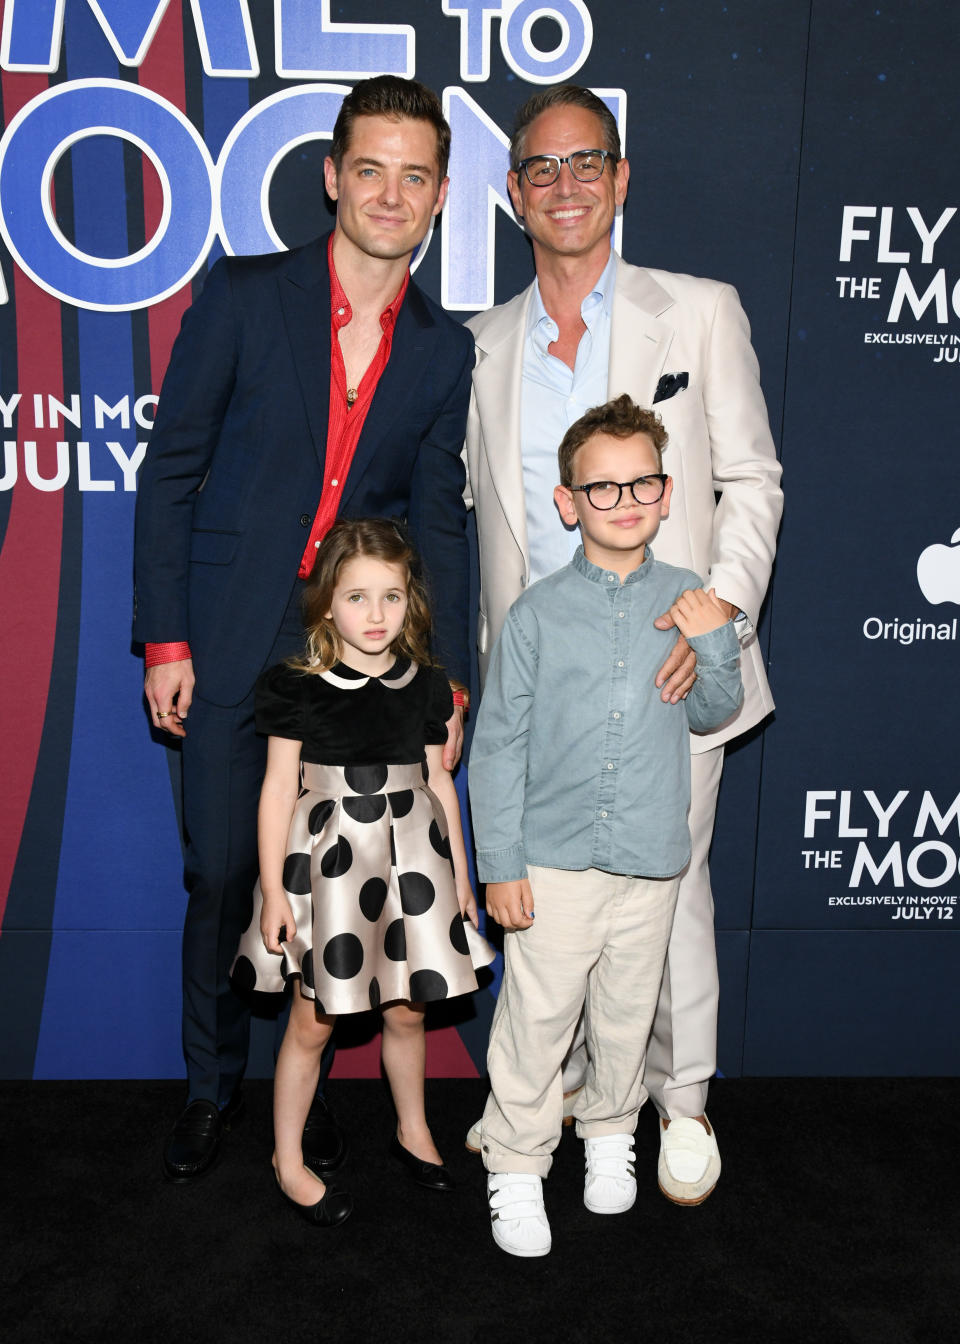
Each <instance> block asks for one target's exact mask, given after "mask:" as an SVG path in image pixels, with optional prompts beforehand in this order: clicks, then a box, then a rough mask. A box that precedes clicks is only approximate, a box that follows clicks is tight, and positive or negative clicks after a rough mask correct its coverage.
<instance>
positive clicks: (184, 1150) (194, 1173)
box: [163, 1090, 243, 1185]
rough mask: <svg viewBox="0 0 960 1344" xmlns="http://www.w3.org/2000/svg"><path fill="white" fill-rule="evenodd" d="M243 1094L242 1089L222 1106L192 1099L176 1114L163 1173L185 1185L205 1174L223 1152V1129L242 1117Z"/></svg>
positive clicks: (176, 1182)
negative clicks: (221, 1146)
mask: <svg viewBox="0 0 960 1344" xmlns="http://www.w3.org/2000/svg"><path fill="white" fill-rule="evenodd" d="M242 1111H243V1097H242V1096H241V1095H240V1092H239V1090H238V1091H236V1092H235V1093H234V1094H233V1096H232V1097H231V1098H230V1101H229V1102H228V1103H227V1105H226V1106H225V1107H224V1108H223V1110H222V1111H221V1110H219V1109H218V1107H217V1106H215V1105H214V1103H213V1102H212V1101H203V1100H199V1101H191V1103H190V1105H189V1106H187V1107H186V1108H185V1109H184V1110H183V1111H181V1112H180V1114H179V1116H178V1117H177V1120H176V1123H175V1124H174V1126H173V1129H171V1131H170V1133H169V1134H168V1135H167V1141H166V1143H165V1144H164V1146H163V1174H164V1175H165V1176H166V1178H167V1180H168V1181H172V1182H173V1183H174V1184H175V1185H182V1184H184V1183H185V1182H186V1181H195V1180H197V1179H198V1178H199V1177H200V1176H205V1175H206V1174H207V1172H208V1171H210V1169H211V1168H212V1167H213V1165H214V1163H215V1162H216V1160H217V1157H218V1155H219V1152H220V1142H221V1140H222V1138H223V1135H224V1132H225V1131H226V1130H228V1129H229V1128H230V1126H231V1125H232V1124H233V1123H234V1122H235V1121H236V1120H239V1118H240V1115H241V1112H242Z"/></svg>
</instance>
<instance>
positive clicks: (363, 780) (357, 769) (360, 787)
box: [343, 765, 387, 793]
mask: <svg viewBox="0 0 960 1344" xmlns="http://www.w3.org/2000/svg"><path fill="white" fill-rule="evenodd" d="M343 777H344V779H345V780H346V784H347V788H348V789H352V790H353V792H354V793H379V792H380V790H381V789H382V788H383V786H384V784H386V782H387V767H386V766H385V765H348V766H346V767H345V769H344V772H343Z"/></svg>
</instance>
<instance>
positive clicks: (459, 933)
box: [450, 915, 470, 956]
mask: <svg viewBox="0 0 960 1344" xmlns="http://www.w3.org/2000/svg"><path fill="white" fill-rule="evenodd" d="M450 941H451V943H453V946H454V948H455V949H456V951H457V952H462V953H463V954H464V956H468V955H469V953H470V949H469V947H468V946H467V931H466V929H465V928H464V927H463V917H462V916H461V915H454V917H453V919H452V920H451V921H450Z"/></svg>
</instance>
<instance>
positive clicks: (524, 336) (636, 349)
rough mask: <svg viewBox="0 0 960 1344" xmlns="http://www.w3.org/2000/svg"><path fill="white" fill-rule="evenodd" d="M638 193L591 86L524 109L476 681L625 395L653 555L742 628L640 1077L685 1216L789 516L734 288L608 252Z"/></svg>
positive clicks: (486, 450)
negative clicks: (721, 892)
mask: <svg viewBox="0 0 960 1344" xmlns="http://www.w3.org/2000/svg"><path fill="white" fill-rule="evenodd" d="M628 179H629V165H628V163H627V161H626V159H624V158H622V157H621V156H620V140H619V134H618V131H617V126H616V122H615V121H614V118H613V117H612V116H611V114H610V112H609V110H608V109H607V108H606V106H605V105H604V104H603V103H602V102H601V101H600V100H599V99H598V98H596V97H595V96H594V95H593V94H592V93H590V92H589V91H588V90H586V89H581V88H579V87H577V86H575V85H561V86H557V87H555V88H551V89H546V90H543V91H541V92H539V93H537V94H535V95H534V96H533V97H532V98H531V99H530V100H529V101H528V102H527V103H526V104H525V105H524V107H523V108H521V109H520V112H519V113H518V118H517V130H516V132H515V133H514V136H513V140H512V142H511V169H510V172H509V175H508V186H509V190H510V196H511V200H512V201H513V205H514V209H515V211H516V214H517V216H518V218H519V219H521V220H522V222H523V224H524V227H525V228H526V231H527V233H528V234H529V236H530V238H531V240H532V243H533V254H534V262H535V265H536V272H537V275H536V279H535V281H534V283H533V284H532V285H531V286H530V287H529V288H528V289H526V290H525V291H524V292H523V293H522V294H519V295H518V296H517V297H516V298H515V299H513V300H511V301H510V302H509V303H506V304H503V305H501V306H500V307H498V308H494V309H492V310H490V311H489V312H486V313H481V314H479V315H478V316H477V317H475V318H474V319H473V320H472V321H471V322H470V323H469V326H470V328H471V329H472V331H473V333H474V337H475V340H476V344H477V364H476V368H475V370H474V375H473V396H472V401H471V408H470V416H469V420H468V425H467V465H468V472H469V482H470V484H469V490H470V493H471V495H472V499H473V503H474V506H475V508H476V513H477V527H478V533H479V544H480V571H481V592H480V619H479V632H478V642H479V652H480V672H481V681H482V679H483V677H484V675H485V673H486V667H487V662H488V659H489V656H490V650H491V648H492V645H493V643H494V641H495V639H496V637H497V635H498V634H499V632H500V629H501V626H502V625H503V621H504V618H505V616H506V613H507V611H508V609H509V607H510V605H511V603H512V602H513V601H514V600H515V599H516V598H517V597H518V596H519V594H520V592H521V591H522V590H523V588H524V587H526V586H527V585H528V584H530V583H532V582H534V581H536V580H537V579H539V578H542V577H544V575H545V574H548V573H551V572H552V571H553V570H555V569H558V568H559V567H560V566H561V565H562V564H564V563H566V561H567V560H568V559H569V558H570V556H571V555H572V554H573V551H574V549H575V546H576V539H577V538H576V534H575V533H574V534H570V533H568V532H567V531H566V529H565V528H564V526H563V524H562V522H561V520H560V518H559V515H558V514H557V512H556V509H555V507H554V504H553V498H552V487H553V485H554V484H555V483H556V480H557V463H556V450H557V445H558V444H559V442H560V439H561V438H562V436H563V434H564V432H565V430H566V429H567V427H568V426H569V425H570V424H571V423H572V422H573V421H574V420H576V419H577V418H578V417H579V416H580V415H581V414H582V413H583V411H585V410H586V409H588V408H589V407H590V406H593V405H597V404H599V403H602V402H604V401H606V400H607V399H608V398H610V397H615V396H618V395H619V394H620V393H622V392H627V393H629V394H630V396H631V397H633V399H634V400H635V401H637V402H638V403H639V404H640V405H643V406H653V407H654V408H655V409H656V411H657V412H658V413H659V414H660V416H661V417H662V419H663V423H664V425H665V427H666V429H667V431H668V433H669V436H670V440H669V445H668V448H667V451H666V456H665V459H664V470H666V471H669V473H670V475H671V476H672V477H673V482H674V486H673V496H672V500H671V505H670V516H669V518H668V519H667V520H666V521H665V522H664V523H663V525H662V526H661V529H660V534H659V536H658V538H657V543H656V547H655V550H656V555H657V558H658V559H659V560H665V561H668V562H669V563H671V564H674V565H682V566H685V567H687V568H690V569H693V570H695V571H696V572H697V573H698V574H700V575H701V577H702V578H703V580H704V583H705V585H706V586H712V587H714V588H715V589H716V592H717V595H718V597H719V598H720V599H721V600H722V601H723V602H724V604H725V606H726V607H727V610H728V612H729V614H730V615H731V616H734V617H736V619H737V622H738V624H737V629H738V632H739V634H740V642H741V647H742V658H741V671H742V676H743V683H744V703H743V705H742V707H741V708H740V710H739V711H738V712H737V713H736V714H735V715H734V716H733V717H732V718H731V719H730V720H729V721H728V722H727V723H726V724H724V725H723V726H722V727H721V728H720V729H718V730H716V731H715V732H713V733H710V734H707V735H705V736H703V737H699V738H695V739H691V751H692V753H693V756H692V761H691V767H692V781H691V782H692V802H691V809H690V818H689V820H690V831H691V841H692V858H691V861H690V865H689V868H688V870H687V872H686V874H685V876H684V878H683V882H682V884H681V888H680V896H679V900H678V905H677V912H676V917H675V920H674V926H673V932H672V936H671V941H670V948H669V953H668V958H667V967H666V970H665V972H664V981H663V987H662V991H661V997H660V1002H659V1005H658V1009H657V1015H656V1020H655V1023H654V1028H653V1034H652V1036H651V1039H650V1043H649V1047H648V1053H647V1064H646V1073H645V1078H644V1082H645V1085H646V1087H647V1089H648V1091H649V1093H650V1095H651V1096H652V1098H653V1101H654V1104H655V1105H656V1107H657V1110H658V1112H659V1114H660V1117H661V1121H660V1130H661V1151H660V1161H659V1166H658V1177H659V1183H660V1188H661V1190H662V1191H663V1193H664V1194H665V1195H666V1196H667V1197H668V1198H669V1199H671V1200H673V1201H675V1202H677V1203H682V1204H699V1203H701V1202H702V1201H703V1200H704V1199H706V1198H707V1196H708V1195H709V1194H710V1192H711V1191H712V1189H713V1187H714V1185H715V1184H716V1181H717V1178H718V1176H719V1173H720V1158H719V1152H718V1149H717V1142H716V1136H715V1134H714V1132H713V1129H712V1127H711V1126H710V1124H709V1121H708V1120H707V1117H706V1113H705V1107H706V1095H707V1085H708V1081H709V1079H710V1077H711V1076H712V1075H713V1074H714V1072H715V1071H716V1026H717V999H718V981H717V962H716V947H715V939H714V929H713V900H712V896H711V892H710V878H709V872H708V868H707V856H708V852H709V848H710V840H711V836H712V832H713V822H714V814H715V809H716V800H717V790H718V788H719V784H720V774H721V769H722V765H723V745H724V743H725V742H727V741H729V740H730V739H732V738H735V737H737V736H738V735H739V734H741V733H743V732H745V731H746V730H747V729H748V728H751V727H753V726H754V725H755V724H757V723H759V722H760V720H761V719H763V717H764V716H765V715H766V714H768V713H769V711H770V710H771V709H772V708H773V701H772V699H771V697H770V692H769V687H768V685H767V679H766V674H765V671H764V666H763V659H762V656H761V653H760V649H759V647H758V645H757V641H756V636H755V633H754V624H755V622H756V620H757V618H758V615H759V611H760V606H761V603H762V601H763V597H764V594H765V592H766V589H767V584H768V582H769V578H770V569H771V564H772V561H773V555H774V548H775V543H776V535H777V528H778V525H779V521H780V513H781V506H782V496H781V492H780V487H779V480H780V466H779V464H778V462H777V458H776V453H775V450H774V445H773V441H772V438H771V436H770V429H769V425H768V422H767V413H766V407H765V405H764V400H763V394H762V392H761V390H760V383H759V376H758V367H757V360H756V356H755V355H754V352H753V349H752V347H751V344H750V329H749V325H748V323H747V319H746V316H745V315H744V312H743V309H742V308H741V306H740V302H739V299H738V297H737V294H736V292H735V290H733V289H732V288H731V287H730V286H729V285H724V284H720V283H718V282H716V281H713V280H703V279H697V278H694V277H691V276H687V275H673V274H670V273H668V272H665V271H651V270H645V269H642V268H639V267H635V266H629V265H627V264H626V263H625V262H623V261H621V260H620V259H619V258H618V257H617V256H616V255H615V254H614V253H613V252H612V249H611V245H610V229H611V226H612V224H613V220H614V215H615V212H616V209H617V207H619V206H621V205H622V204H623V202H624V200H625V199H626V194H627V183H628ZM661 621H662V622H663V625H662V628H668V626H669V624H670V622H669V621H668V620H667V619H666V618H661ZM658 624H660V622H658ZM694 666H695V659H694V656H693V654H692V652H691V651H690V650H689V649H688V648H687V646H686V643H685V641H684V640H683V638H682V637H680V636H678V639H677V644H676V646H675V648H674V651H673V654H672V656H671V658H670V659H669V660H668V661H667V663H666V664H665V665H664V667H663V668H662V669H661V671H660V673H659V675H658V678H657V683H658V685H660V686H661V687H662V690H661V695H662V698H663V699H664V700H665V701H668V700H669V701H673V702H676V701H677V700H678V699H679V698H680V697H681V696H682V695H685V694H686V692H687V691H688V690H689V688H690V686H691V685H692V684H693V678H694ZM517 936H520V935H517ZM576 1069H577V1055H576V1051H575V1052H574V1055H573V1057H572V1059H571V1061H570V1065H569V1067H568V1069H567V1070H565V1073H564V1087H565V1088H566V1089H567V1094H568V1095H570V1094H572V1093H574V1092H575V1089H576V1085H577V1084H578V1083H579V1082H580V1081H582V1076H581V1077H580V1078H577V1077H576ZM575 1105H576V1103H575V1100H574V1102H573V1109H574V1113H575ZM471 1136H472V1137H473V1138H474V1139H475V1138H476V1135H475V1133H474V1131H471ZM469 1142H470V1140H469V1139H468V1144H469Z"/></svg>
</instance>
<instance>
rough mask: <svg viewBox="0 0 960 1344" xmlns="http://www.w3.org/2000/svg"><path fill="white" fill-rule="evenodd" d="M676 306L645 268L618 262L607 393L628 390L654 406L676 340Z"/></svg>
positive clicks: (644, 402)
mask: <svg viewBox="0 0 960 1344" xmlns="http://www.w3.org/2000/svg"><path fill="white" fill-rule="evenodd" d="M672 306H673V299H672V298H671V296H670V295H669V294H668V293H667V291H666V290H665V289H663V288H662V287H661V286H660V285H658V284H657V282H656V281H655V280H654V279H653V277H652V276H651V275H649V274H648V273H647V272H646V271H644V270H642V269H641V268H640V267H637V266H628V265H627V264H626V263H625V262H623V261H620V262H619V263H618V266H617V274H616V281H615V288H614V295H613V313H612V318H611V322H610V366H609V373H608V375H607V395H608V396H609V397H618V396H619V395H620V394H621V393H622V392H629V393H630V395H631V396H632V397H633V398H634V400H635V401H640V402H641V404H642V405H645V406H650V405H652V403H653V398H654V395H655V393H656V388H657V383H658V382H659V379H660V375H661V373H662V372H663V368H664V364H665V363H666V360H667V355H668V354H669V352H670V346H671V344H672V342H673V337H674V328H673V326H672V324H671V322H670V318H669V310H670V308H671V307H672ZM660 314H664V316H660Z"/></svg>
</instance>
